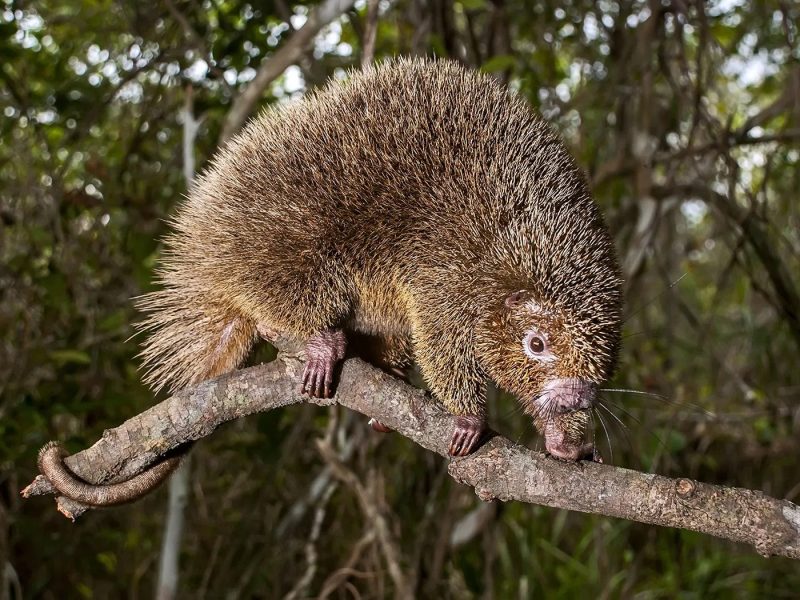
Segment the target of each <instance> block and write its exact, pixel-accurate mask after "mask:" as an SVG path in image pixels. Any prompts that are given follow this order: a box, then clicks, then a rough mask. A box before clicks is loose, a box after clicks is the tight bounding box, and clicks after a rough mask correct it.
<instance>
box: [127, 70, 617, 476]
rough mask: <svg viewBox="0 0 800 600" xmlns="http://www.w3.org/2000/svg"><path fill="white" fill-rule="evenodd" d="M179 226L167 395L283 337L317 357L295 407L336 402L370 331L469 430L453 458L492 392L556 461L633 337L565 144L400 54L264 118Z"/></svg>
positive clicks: (164, 294)
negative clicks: (623, 338)
mask: <svg viewBox="0 0 800 600" xmlns="http://www.w3.org/2000/svg"><path fill="white" fill-rule="evenodd" d="M172 227H173V232H172V233H171V234H170V235H169V237H168V238H167V239H166V251H165V253H164V256H163V259H162V262H161V269H160V275H159V279H160V283H161V286H162V289H160V290H159V291H155V292H152V293H150V294H147V295H146V296H144V297H143V299H141V300H140V302H139V306H140V307H141V308H142V309H144V310H145V311H146V312H147V313H148V317H147V318H146V320H145V321H144V322H143V324H142V328H143V329H145V330H147V331H149V332H150V337H149V339H148V340H147V341H146V343H145V346H144V350H143V352H142V355H143V357H144V365H145V368H146V370H147V372H146V375H145V380H146V381H147V382H148V383H149V384H151V385H152V386H153V388H154V389H155V390H156V391H157V390H160V389H161V388H168V389H169V390H172V391H174V390H177V389H180V388H182V387H184V386H188V385H191V384H194V383H197V382H200V381H202V380H205V379H209V378H212V377H215V376H218V375H220V374H223V373H226V372H228V371H231V370H233V369H235V368H237V366H238V365H239V364H240V363H241V362H242V360H243V359H244V358H245V356H246V355H247V353H248V351H249V350H250V348H251V346H252V345H253V343H254V342H255V340H256V339H257V337H258V335H259V334H261V335H262V337H270V335H271V334H272V333H275V332H279V333H280V334H287V335H290V336H294V337H297V338H299V339H303V340H305V341H306V355H307V362H306V366H305V371H304V373H303V376H302V382H300V386H301V389H302V390H303V392H304V393H307V394H310V395H314V396H329V395H331V394H332V393H333V392H334V389H335V388H334V381H333V380H334V369H335V367H336V364H337V363H338V362H339V361H340V360H342V359H343V358H344V356H345V350H346V347H347V345H348V340H350V341H352V340H353V339H354V338H356V337H358V338H359V339H362V340H363V339H369V338H370V337H371V338H373V339H376V340H379V341H380V343H381V348H382V354H381V356H379V357H378V362H380V363H381V366H384V367H386V366H395V367H405V366H407V365H408V364H410V362H411V361H412V360H413V361H414V362H415V363H416V364H417V365H418V367H419V369H420V371H421V374H422V375H423V377H424V379H425V381H426V382H427V384H428V386H429V388H430V390H431V392H432V393H433V395H434V396H435V397H436V398H438V399H439V400H440V401H441V402H443V403H444V405H445V407H446V408H447V409H448V410H449V411H450V412H452V413H453V414H454V415H457V418H456V425H455V431H454V433H453V435H452V440H451V444H450V454H451V455H454V456H463V455H466V454H469V453H470V452H472V451H473V450H474V449H475V448H476V447H477V445H478V444H479V441H480V439H481V436H482V434H483V432H484V431H485V428H486V417H485V414H486V410H485V383H486V380H487V379H491V380H493V381H494V382H495V383H496V384H498V385H499V386H500V387H502V388H504V389H506V390H508V391H510V392H512V393H513V394H515V395H516V396H517V397H518V399H519V400H520V402H521V404H522V406H523V408H524V410H525V412H526V413H528V414H530V415H531V416H532V417H533V421H534V424H535V425H536V427H537V429H539V431H540V432H541V433H542V434H543V436H544V440H545V448H546V449H547V451H548V452H549V453H550V454H552V455H554V456H556V457H558V458H561V459H566V460H576V459H579V458H583V457H586V455H587V454H590V453H591V444H587V443H583V431H584V425H585V424H586V421H587V415H588V411H589V410H590V409H591V407H592V405H593V403H594V402H595V400H596V395H597V393H598V386H599V385H600V384H601V383H602V382H603V381H605V380H606V379H608V378H609V377H610V376H611V374H612V372H613V370H614V368H615V363H616V360H617V354H618V347H619V343H620V326H621V325H620V313H621V304H622V297H621V278H620V270H619V266H618V261H617V258H616V255H615V251H614V244H613V241H612V238H611V236H610V235H609V232H608V230H607V228H606V226H605V224H604V221H603V218H602V215H601V213H600V211H599V209H598V207H597V205H596V204H595V203H594V201H593V200H592V198H591V195H590V193H589V190H588V187H587V183H586V181H585V178H584V176H583V175H582V172H581V170H580V169H579V168H578V167H577V165H576V164H575V162H574V160H573V159H572V158H571V156H570V155H569V153H568V151H567V150H566V148H565V147H564V145H563V143H562V142H561V141H560V139H559V138H558V136H557V135H556V134H555V133H554V132H553V131H552V130H551V128H550V127H549V125H547V124H546V123H545V122H544V121H543V120H542V119H541V117H539V116H538V115H537V114H536V113H535V112H534V111H533V110H532V109H531V108H530V107H529V106H528V105H527V104H526V103H525V102H524V101H523V100H522V99H520V98H518V97H516V96H514V95H513V94H511V93H509V92H508V91H507V90H506V89H504V88H503V87H502V86H501V85H500V84H498V83H497V82H496V80H495V79H493V78H492V77H490V76H488V75H484V74H480V73H477V72H473V71H469V70H466V69H464V68H463V67H461V66H459V65H458V64H456V63H454V62H450V61H442V60H420V59H414V60H407V59H400V60H393V61H388V62H385V63H383V64H381V65H378V66H376V67H374V68H370V69H368V70H365V71H364V72H355V73H352V74H351V75H350V77H349V79H348V80H347V81H345V82H332V83H330V84H328V85H327V87H325V88H324V89H323V90H322V91H318V92H314V93H313V94H311V95H310V96H309V97H307V98H306V99H305V100H303V101H300V102H296V103H293V104H291V105H289V106H286V107H283V108H280V109H268V110H266V111H264V112H262V113H261V114H260V116H258V117H257V118H255V119H253V120H252V121H251V122H250V123H249V124H248V125H247V126H246V127H245V128H244V129H243V130H242V131H241V133H239V134H238V135H236V136H235V137H234V138H233V139H232V140H231V141H230V142H229V143H228V144H227V145H226V146H225V147H224V148H222V149H221V150H220V151H219V152H218V153H217V155H216V156H215V157H214V159H213V160H212V161H211V164H210V166H209V167H208V168H207V169H206V170H205V172H204V173H203V174H202V176H200V177H199V179H198V181H197V182H196V184H195V185H194V186H193V187H192V189H191V190H190V193H189V195H188V198H187V200H186V201H185V202H183V203H182V204H181V206H180V207H179V209H178V211H177V213H176V215H175V216H174V218H173V219H172ZM364 336H367V337H366V338H364ZM352 345H353V344H351V346H352ZM354 350H355V351H356V352H357V353H358V352H360V351H361V350H364V345H363V344H360V347H359V348H354ZM373 426H374V427H375V428H376V429H378V430H382V429H385V428H384V427H383V425H382V424H381V423H379V422H375V423H374V424H373Z"/></svg>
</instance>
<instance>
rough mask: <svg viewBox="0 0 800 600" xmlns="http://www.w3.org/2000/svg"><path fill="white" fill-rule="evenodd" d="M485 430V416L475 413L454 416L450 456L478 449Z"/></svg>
mask: <svg viewBox="0 0 800 600" xmlns="http://www.w3.org/2000/svg"><path fill="white" fill-rule="evenodd" d="M485 431H486V418H485V417H482V416H476V415H466V416H463V417H456V429H455V431H453V437H452V438H450V449H449V453H450V456H467V454H472V453H473V452H474V451H475V450H477V449H478V446H479V445H480V442H481V438H483V434H484V432H485Z"/></svg>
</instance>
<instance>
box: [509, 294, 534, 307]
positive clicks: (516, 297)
mask: <svg viewBox="0 0 800 600" xmlns="http://www.w3.org/2000/svg"><path fill="white" fill-rule="evenodd" d="M530 297H531V295H530V293H529V292H528V291H527V290H518V291H516V292H512V293H511V294H509V295H508V297H507V298H506V302H505V304H506V308H514V307H516V306H519V305H520V304H522V303H523V302H525V301H527V300H528V298H530Z"/></svg>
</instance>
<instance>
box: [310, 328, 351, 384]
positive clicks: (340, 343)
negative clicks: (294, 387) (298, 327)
mask: <svg viewBox="0 0 800 600" xmlns="http://www.w3.org/2000/svg"><path fill="white" fill-rule="evenodd" d="M346 348H347V338H346V337H345V335H344V331H342V330H341V329H326V330H324V331H320V332H319V333H315V334H314V335H312V336H311V337H310V338H309V339H308V341H307V342H306V366H305V368H304V369H303V380H302V383H301V385H300V392H301V393H303V394H308V395H309V396H312V397H314V398H330V397H331V396H332V395H333V372H334V370H335V369H336V365H337V363H338V362H339V361H340V360H342V359H343V358H344V353H345V350H346Z"/></svg>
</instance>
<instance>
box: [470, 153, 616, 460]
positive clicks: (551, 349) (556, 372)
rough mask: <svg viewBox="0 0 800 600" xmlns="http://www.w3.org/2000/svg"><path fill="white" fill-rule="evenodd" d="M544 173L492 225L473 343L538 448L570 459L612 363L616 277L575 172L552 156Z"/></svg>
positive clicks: (588, 450)
mask: <svg viewBox="0 0 800 600" xmlns="http://www.w3.org/2000/svg"><path fill="white" fill-rule="evenodd" d="M546 169H547V170H545V171H544V172H539V173H535V172H534V174H533V175H532V176H531V177H532V181H534V182H535V183H534V184H531V185H530V186H526V187H527V189H526V192H525V193H526V194H527V198H526V199H524V200H523V201H516V202H510V203H507V205H506V206H507V208H506V210H505V212H503V213H500V218H499V219H498V220H497V224H496V225H495V229H496V232H495V237H494V243H493V244H492V247H491V248H490V249H489V250H488V252H489V256H488V257H487V263H486V264H487V265H489V266H488V269H487V273H488V274H487V275H486V277H488V280H487V282H486V283H487V285H486V286H485V287H484V291H486V290H490V291H489V293H488V295H487V296H485V303H486V305H488V306H486V309H487V310H486V311H485V314H484V315H483V317H482V318H480V319H479V320H478V325H477V328H476V333H475V344H476V350H477V355H478V359H479V362H480V363H481V366H482V367H483V369H484V370H485V371H486V373H487V374H488V375H489V377H490V378H492V379H493V380H494V381H495V382H496V383H497V384H498V385H499V386H500V387H502V388H504V389H506V390H508V391H510V392H512V393H513V394H515V395H516V396H517V398H518V399H519V401H520V402H521V403H522V405H523V408H524V410H525V412H526V413H528V414H529V415H531V416H532V417H533V421H534V424H535V425H536V428H537V429H538V430H539V431H540V433H542V435H543V436H544V440H545V448H546V450H547V451H548V452H549V453H550V454H551V455H553V456H555V457H557V458H561V459H565V460H578V459H581V458H587V457H591V456H592V454H593V447H592V445H591V444H589V443H586V442H584V439H585V430H586V425H587V423H588V422H589V420H590V416H591V410H592V408H593V406H594V405H595V402H596V399H597V394H598V390H599V387H600V385H601V384H602V383H603V382H604V381H606V380H607V379H608V378H610V377H611V375H612V374H613V371H614V369H615V366H616V362H617V354H618V351H619V344H620V329H621V308H622V290H621V277H620V269H619V265H618V262H617V258H616V253H615V250H614V244H613V240H612V238H611V236H610V235H609V233H608V230H607V228H606V226H605V223H604V222H603V218H602V216H601V214H600V211H599V209H598V208H597V206H596V205H595V204H594V201H593V200H592V199H591V197H590V195H589V193H588V190H587V188H586V184H585V182H584V179H583V176H582V175H581V174H580V172H579V171H578V169H577V167H576V166H575V165H574V164H573V162H572V160H571V159H570V158H568V157H567V156H566V155H565V153H561V152H559V156H557V157H556V160H554V161H553V160H551V161H548V166H547V168H546ZM537 175H538V177H537Z"/></svg>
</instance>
